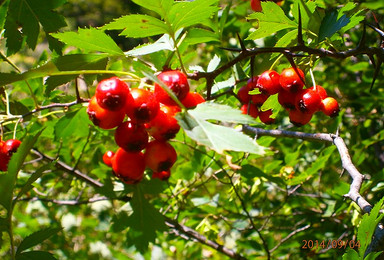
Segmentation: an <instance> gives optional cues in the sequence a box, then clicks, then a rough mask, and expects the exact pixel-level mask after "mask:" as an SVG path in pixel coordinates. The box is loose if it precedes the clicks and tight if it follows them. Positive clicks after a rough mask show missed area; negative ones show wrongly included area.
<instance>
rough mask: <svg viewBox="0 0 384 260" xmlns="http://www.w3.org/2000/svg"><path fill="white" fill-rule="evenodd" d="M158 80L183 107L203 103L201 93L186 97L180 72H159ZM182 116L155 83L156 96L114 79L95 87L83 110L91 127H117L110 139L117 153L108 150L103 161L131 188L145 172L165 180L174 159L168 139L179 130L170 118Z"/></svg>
mask: <svg viewBox="0 0 384 260" xmlns="http://www.w3.org/2000/svg"><path fill="white" fill-rule="evenodd" d="M158 79H159V80H161V81H162V82H163V83H164V84H165V85H166V86H168V88H169V89H170V90H171V91H172V92H173V93H174V94H175V95H176V97H177V98H178V99H179V100H180V102H181V103H182V104H183V105H184V106H185V107H186V108H191V107H195V106H197V105H198V104H199V103H202V102H204V101H205V100H204V98H203V97H202V96H201V95H200V94H198V93H195V92H190V88H189V84H188V80H187V77H186V75H185V74H184V73H182V72H180V71H178V70H169V71H164V72H161V73H160V74H159V75H158ZM180 111H181V108H180V107H179V106H178V105H177V104H176V102H175V101H174V100H173V99H172V98H171V97H170V96H169V95H168V93H167V92H166V91H165V90H164V89H163V88H162V87H161V86H160V85H158V84H156V83H155V84H154V91H150V90H146V89H142V88H130V87H129V86H128V85H127V84H126V83H125V82H124V81H122V80H120V79H119V78H117V77H112V78H109V79H105V80H103V81H101V82H100V83H99V84H98V85H97V88H96V92H95V95H94V96H93V97H92V99H91V101H90V102H89V105H88V109H87V113H88V116H89V118H90V120H91V121H92V122H93V123H94V125H96V126H98V127H100V128H102V129H113V128H115V127H117V128H116V130H115V136H114V137H115V142H116V144H117V145H118V146H119V148H118V150H117V151H116V153H114V152H112V151H107V152H106V153H105V154H104V156H103V161H104V163H105V164H106V165H108V166H110V167H112V170H113V173H114V174H115V175H116V176H117V177H118V178H120V179H121V180H123V181H124V182H126V183H129V184H132V183H137V182H139V181H141V179H142V178H143V176H144V171H145V169H146V168H148V169H150V170H152V172H153V174H152V178H160V179H162V180H166V179H168V178H169V176H170V169H171V167H172V166H173V164H174V163H175V162H176V159H177V154H176V151H175V149H174V148H173V146H172V145H171V144H170V143H169V142H168V140H169V139H171V138H174V137H175V136H176V134H177V133H178V131H179V130H180V125H179V124H178V122H177V120H176V119H175V117H174V116H175V114H176V113H177V112H180ZM126 116H127V117H128V118H127V120H125V119H126ZM143 151H144V152H143Z"/></svg>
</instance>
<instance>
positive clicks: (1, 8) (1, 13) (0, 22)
mask: <svg viewBox="0 0 384 260" xmlns="http://www.w3.org/2000/svg"><path fill="white" fill-rule="evenodd" d="M8 5H9V0H6V1H4V2H3V3H2V4H1V5H0V29H1V30H3V28H4V23H5V18H6V17H7V11H8Z"/></svg>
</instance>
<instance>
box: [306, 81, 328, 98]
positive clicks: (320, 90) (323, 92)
mask: <svg viewBox="0 0 384 260" xmlns="http://www.w3.org/2000/svg"><path fill="white" fill-rule="evenodd" d="M309 89H312V90H316V91H317V93H318V94H319V96H320V98H321V99H322V100H323V99H325V98H326V97H328V95H327V91H326V90H325V89H324V88H323V87H322V86H319V85H316V88H315V87H313V86H312V87H310V88H309Z"/></svg>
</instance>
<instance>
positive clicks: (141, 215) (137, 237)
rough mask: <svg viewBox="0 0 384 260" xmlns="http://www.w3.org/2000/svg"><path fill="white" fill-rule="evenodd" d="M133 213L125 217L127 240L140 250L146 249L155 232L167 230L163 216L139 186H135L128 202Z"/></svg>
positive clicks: (152, 240)
mask: <svg viewBox="0 0 384 260" xmlns="http://www.w3.org/2000/svg"><path fill="white" fill-rule="evenodd" d="M130 204H131V206H132V209H133V213H132V215H130V216H129V218H128V219H127V222H126V224H127V226H129V227H130V230H129V232H127V240H128V241H129V242H130V244H133V245H135V247H136V249H137V250H138V251H140V252H145V251H146V250H147V249H148V244H149V242H155V239H156V232H157V231H165V230H167V226H166V225H165V218H164V216H163V215H161V214H160V213H159V211H158V210H156V209H155V208H154V207H153V206H152V205H151V204H150V203H149V202H148V200H147V199H146V198H145V197H144V195H143V193H142V191H141V190H140V187H139V186H135V192H134V194H133V198H132V200H131V202H130Z"/></svg>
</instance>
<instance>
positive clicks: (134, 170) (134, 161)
mask: <svg viewBox="0 0 384 260" xmlns="http://www.w3.org/2000/svg"><path fill="white" fill-rule="evenodd" d="M112 169H113V171H114V172H115V174H116V176H118V177H119V178H121V179H122V180H123V181H125V182H127V183H136V182H139V181H140V180H141V179H142V178H143V175H144V170H145V161H144V154H143V153H142V152H127V151H125V150H124V149H122V148H119V149H118V150H117V152H116V154H115V156H113V158H112Z"/></svg>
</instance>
